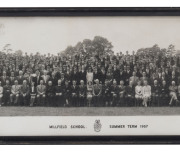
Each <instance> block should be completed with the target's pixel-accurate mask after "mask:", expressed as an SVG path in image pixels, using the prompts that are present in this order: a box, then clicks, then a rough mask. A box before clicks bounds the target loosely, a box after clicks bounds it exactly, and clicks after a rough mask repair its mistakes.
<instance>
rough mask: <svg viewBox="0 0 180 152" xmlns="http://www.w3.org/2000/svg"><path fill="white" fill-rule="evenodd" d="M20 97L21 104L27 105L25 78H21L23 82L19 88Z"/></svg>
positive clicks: (27, 90)
mask: <svg viewBox="0 0 180 152" xmlns="http://www.w3.org/2000/svg"><path fill="white" fill-rule="evenodd" d="M20 98H21V105H22V106H28V105H29V85H28V84H27V81H26V80H23V84H22V86H21V88H20Z"/></svg>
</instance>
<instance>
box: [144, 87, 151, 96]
mask: <svg viewBox="0 0 180 152" xmlns="http://www.w3.org/2000/svg"><path fill="white" fill-rule="evenodd" d="M142 95H143V98H150V97H151V86H149V85H147V86H143V88H142Z"/></svg>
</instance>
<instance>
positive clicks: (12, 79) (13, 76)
mask: <svg viewBox="0 0 180 152" xmlns="http://www.w3.org/2000/svg"><path fill="white" fill-rule="evenodd" d="M15 79H16V77H15V75H14V71H11V76H10V77H9V80H10V85H11V86H12V85H14V80H15Z"/></svg>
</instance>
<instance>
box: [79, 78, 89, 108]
mask: <svg viewBox="0 0 180 152" xmlns="http://www.w3.org/2000/svg"><path fill="white" fill-rule="evenodd" d="M86 89H87V87H86V85H85V84H84V80H81V81H80V85H79V101H80V102H79V105H78V106H81V107H84V106H86V105H87V103H86Z"/></svg>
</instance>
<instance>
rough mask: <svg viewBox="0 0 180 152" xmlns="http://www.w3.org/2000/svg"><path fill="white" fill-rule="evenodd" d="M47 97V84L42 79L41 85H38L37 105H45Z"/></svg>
mask: <svg viewBox="0 0 180 152" xmlns="http://www.w3.org/2000/svg"><path fill="white" fill-rule="evenodd" d="M45 98H46V86H45V85H44V84H43V80H40V85H38V86H37V106H44V105H45Z"/></svg>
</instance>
